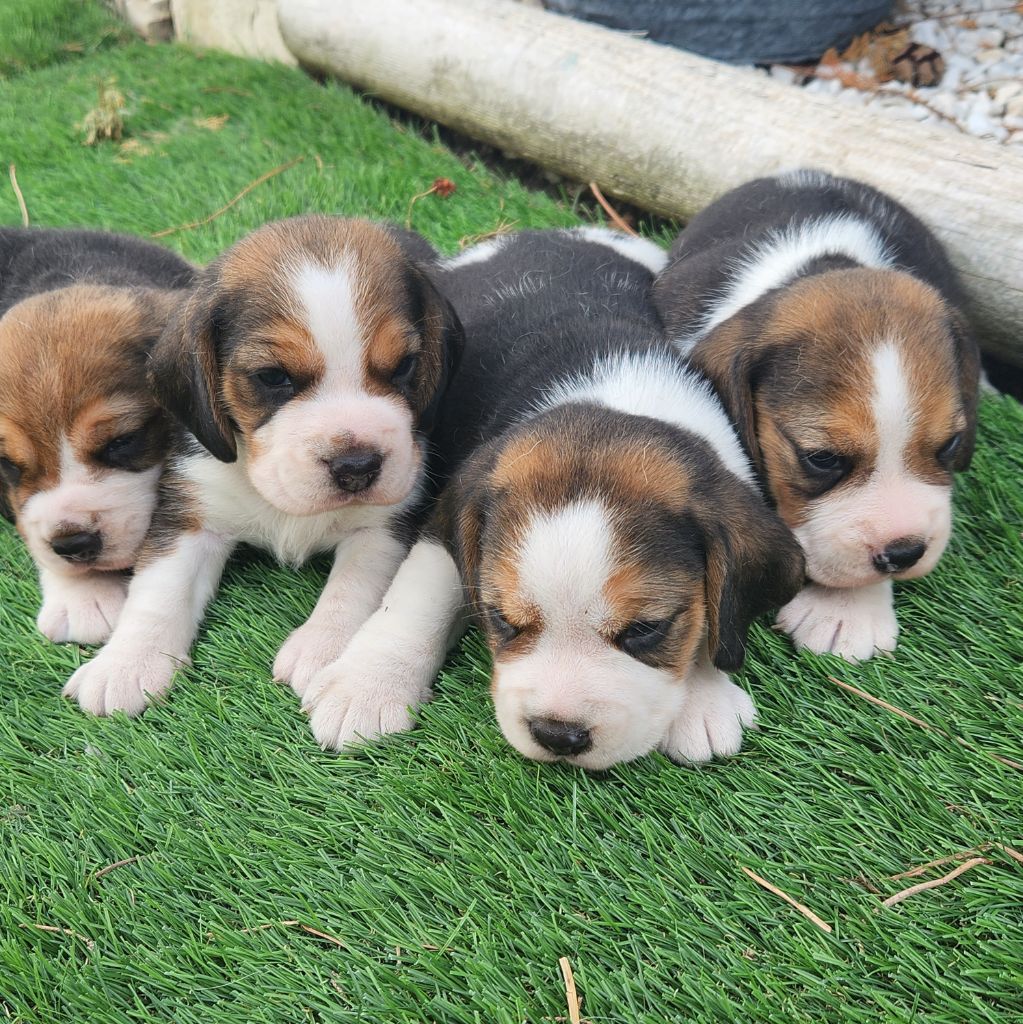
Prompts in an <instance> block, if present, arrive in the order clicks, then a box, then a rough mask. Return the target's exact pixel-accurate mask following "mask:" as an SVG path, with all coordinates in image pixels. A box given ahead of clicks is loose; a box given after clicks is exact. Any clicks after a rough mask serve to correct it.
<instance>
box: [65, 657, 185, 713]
mask: <svg viewBox="0 0 1023 1024" xmlns="http://www.w3.org/2000/svg"><path fill="white" fill-rule="evenodd" d="M177 669H178V662H176V661H175V660H174V659H173V658H170V657H168V656H167V655H165V654H157V653H155V652H153V651H152V650H142V651H140V650H139V649H138V648H135V647H131V648H126V647H121V648H118V647H115V646H113V645H110V644H108V645H107V646H106V647H104V648H103V650H101V651H100V652H99V653H98V654H97V655H96V657H94V658H93V659H92V661H87V662H86V663H85V664H84V665H82V667H81V668H79V669H78V670H77V671H76V672H75V674H74V675H73V676H72V677H71V678H70V679H69V680H68V681H67V684H66V685H65V687H64V689H63V690H62V691H61V692H62V693H63V695H64V696H65V697H73V698H74V699H76V700H77V701H78V703H79V705H80V706H81V708H82V710H83V711H89V712H91V713H92V714H94V715H112V714H113V713H114V712H115V711H123V712H124V713H125V714H126V715H128V716H129V717H131V718H134V717H135V716H136V715H141V714H142V712H143V711H145V710H146V707H147V706H148V705H149V704H150V702H151V701H152V700H153V699H155V698H157V697H159V696H161V695H162V694H163V693H165V692H166V691H167V690H168V689H170V685H171V681H172V680H173V678H174V673H175V672H176V671H177Z"/></svg>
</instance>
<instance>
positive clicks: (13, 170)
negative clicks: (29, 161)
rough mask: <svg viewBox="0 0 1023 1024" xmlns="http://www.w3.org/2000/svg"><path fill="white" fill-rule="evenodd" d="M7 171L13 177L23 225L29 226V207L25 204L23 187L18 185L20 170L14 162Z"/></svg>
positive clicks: (12, 186)
mask: <svg viewBox="0 0 1023 1024" xmlns="http://www.w3.org/2000/svg"><path fill="white" fill-rule="evenodd" d="M7 173H8V174H9V175H10V178H11V188H13V189H14V195H15V196H16V197H17V200H18V207H19V209H20V210H21V225H22V227H26V228H27V227H28V207H27V206H26V205H25V197H24V196H23V195H22V194H21V189H20V188H19V186H18V172H17V169H16V168H15V166H14V164H11V166H10V167H9V168H8V169H7Z"/></svg>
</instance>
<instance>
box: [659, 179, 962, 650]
mask: <svg viewBox="0 0 1023 1024" xmlns="http://www.w3.org/2000/svg"><path fill="white" fill-rule="evenodd" d="M654 296H655V302H656V305H657V307H658V309H659V311H660V313H661V316H662V319H663V321H664V324H665V326H666V328H667V330H668V333H669V335H670V336H671V337H672V338H673V340H674V341H675V344H676V345H677V346H678V348H679V350H680V351H681V352H683V353H684V354H685V355H687V356H688V358H689V360H690V364H691V365H692V366H693V367H694V368H695V369H697V370H699V371H700V372H701V373H703V374H705V375H706V377H707V378H708V379H709V380H710V381H711V382H712V384H713V385H714V388H715V389H716V391H717V393H718V395H719V397H720V398H721V400H722V401H723V402H724V404H725V408H726V409H727V410H728V414H729V416H730V417H731V420H732V422H733V423H734V424H735V425H736V427H737V429H738V431H739V435H740V437H741V438H742V442H743V445H744V446H745V448H746V450H747V452H748V453H749V454H750V456H751V458H752V460H753V463H754V465H755V467H756V469H757V473H758V475H759V477H760V480H761V482H762V484H763V486H764V487H765V489H766V491H767V493H768V496H769V498H770V500H771V502H772V503H773V504H774V506H775V507H776V508H777V510H778V512H779V514H780V515H781V517H782V518H783V519H784V520H785V522H786V523H788V525H789V526H790V527H791V528H792V529H793V530H794V531H795V534H796V536H797V537H798V538H799V540H800V542H801V544H802V546H803V551H804V552H805V555H806V568H807V585H806V587H805V588H804V589H803V590H802V591H801V592H800V593H799V594H798V595H797V596H796V597H795V598H794V600H793V601H791V602H790V603H789V604H788V605H786V606H785V607H784V608H783V609H782V610H781V613H780V614H779V617H778V622H779V624H780V625H781V627H782V628H783V629H784V630H785V631H786V632H787V633H789V634H790V635H791V636H792V638H793V640H794V641H795V643H796V645H797V647H806V648H808V649H810V650H812V651H817V652H831V653H834V654H838V655H841V656H842V657H844V658H846V659H848V660H850V661H859V660H862V659H866V658H869V657H871V655H872V654H873V653H874V652H875V651H876V650H880V651H891V650H894V648H895V643H896V637H897V635H898V624H897V622H896V618H895V612H894V609H893V607H892V581H893V580H905V579H913V578H914V577H917V576H923V575H924V574H925V573H928V572H930V571H931V570H932V569H933V568H934V566H935V565H936V564H937V562H938V559H939V558H940V557H941V554H942V552H943V551H944V550H945V545H946V544H947V543H948V539H949V534H950V531H951V525H952V517H951V497H952V477H953V474H954V473H956V472H957V471H959V470H963V469H966V468H967V466H968V465H969V463H970V458H971V456H972V453H973V446H974V438H975V434H976V426H977V415H976V413H977V384H978V369H979V367H978V352H977V345H976V343H975V341H974V340H973V337H972V336H971V333H970V330H969V328H968V326H967V323H966V320H965V318H964V316H963V312H962V308H963V298H962V294H961V292H960V287H959V283H958V281H957V279H956V275H955V272H954V271H953V269H952V267H951V265H950V264H949V261H948V258H947V257H946V255H945V253H944V252H943V250H942V248H941V245H940V244H939V242H938V240H937V239H936V238H935V237H934V236H933V235H932V234H931V233H930V231H928V230H927V228H925V227H924V225H923V224H921V223H920V221H919V220H917V218H916V217H914V216H913V215H912V214H911V213H909V211H907V210H906V209H904V208H903V207H902V206H900V205H899V204H898V203H896V202H894V201H893V200H892V199H890V198H889V197H888V196H885V195H882V194H881V193H880V192H878V191H876V190H875V189H872V188H870V187H869V186H867V185H863V184H861V183H859V182H856V181H850V180H848V179H844V178H835V177H832V176H830V175H828V174H824V173H822V172H819V171H797V172H794V173H788V174H782V175H779V176H778V177H774V178H761V179H759V180H757V181H752V182H750V183H748V184H746V185H743V186H742V187H741V188H738V189H736V190H735V191H733V192H730V193H729V194H728V195H726V196H724V197H723V198H721V199H719V200H718V201H717V202H715V203H713V204H712V205H711V206H710V207H708V208H707V209H706V210H704V211H703V212H702V213H701V214H699V215H698V216H697V217H695V218H694V219H693V221H692V222H691V223H690V225H689V226H688V227H687V228H686V229H685V230H684V231H683V232H682V234H681V235H680V236H679V238H678V240H677V241H676V243H675V245H674V247H673V248H672V251H671V259H670V262H669V264H668V266H667V267H666V268H665V270H664V271H663V272H662V273H661V274H660V275H659V277H658V279H657V283H656V285H655V288H654Z"/></svg>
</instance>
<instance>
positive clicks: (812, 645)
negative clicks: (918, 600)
mask: <svg viewBox="0 0 1023 1024" xmlns="http://www.w3.org/2000/svg"><path fill="white" fill-rule="evenodd" d="M778 625H779V626H781V628H782V629H784V630H785V632H786V633H788V634H789V636H791V637H792V640H793V643H795V645H796V647H798V648H804V647H805V648H806V649H807V650H810V651H815V652H816V653H817V654H837V655H839V657H842V658H845V660H846V661H852V662H856V661H866V660H867V659H868V658H871V657H873V655H874V652H875V651H894V650H895V642H896V640H897V639H898V636H899V624H898V622H897V621H896V619H895V609H894V608H893V607H892V593H891V584H890V583H876V584H871V585H870V586H867V587H849V588H844V589H841V588H831V587H822V586H820V585H818V584H816V583H811V584H809V585H807V586H806V587H804V588H803V589H802V590H801V591H800V592H799V593H798V594H796V596H795V597H794V598H793V599H792V600H791V601H789V603H788V604H787V605H785V607H784V608H782V610H781V611H780V612H778Z"/></svg>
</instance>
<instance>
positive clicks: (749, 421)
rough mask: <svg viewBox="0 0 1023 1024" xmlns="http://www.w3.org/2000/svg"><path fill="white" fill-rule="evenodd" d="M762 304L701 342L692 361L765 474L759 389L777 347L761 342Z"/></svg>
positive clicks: (693, 351) (735, 318)
mask: <svg viewBox="0 0 1023 1024" xmlns="http://www.w3.org/2000/svg"><path fill="white" fill-rule="evenodd" d="M761 305H762V302H758V303H754V304H753V305H752V306H749V307H747V308H746V309H744V310H742V311H740V312H739V313H736V314H735V315H734V316H732V317H729V319H728V320H726V321H725V322H724V323H722V324H719V325H718V326H717V327H715V328H714V330H712V331H711V332H710V334H708V335H707V337H705V338H703V339H702V340H701V341H699V342H697V343H696V345H695V346H694V347H693V350H692V353H691V354H690V357H689V361H690V363H691V365H692V366H694V367H695V368H696V369H697V370H699V371H700V372H701V373H702V374H704V376H706V377H707V379H708V380H709V381H710V382H711V384H712V385H713V386H714V390H715V391H716V392H717V394H718V397H719V398H720V399H721V404H722V405H724V407H725V411H726V412H727V413H728V418H729V419H730V420H731V421H732V423H733V424H734V425H735V429H736V432H737V433H738V435H739V440H740V441H742V444H743V447H744V448H745V449H746V451H747V452H748V453H749V456H750V459H751V460H752V461H753V465H754V467H755V468H756V470H757V473H759V474H760V475H761V476H763V475H764V457H763V452H762V451H761V450H760V444H759V442H758V441H757V418H756V407H755V404H754V403H755V401H756V389H757V385H758V383H759V382H760V379H761V378H762V376H763V374H764V373H765V372H766V369H767V364H768V362H769V360H770V358H771V355H772V352H773V348H772V347H769V346H766V345H764V344H763V342H762V341H761V340H760V333H761V332H760V323H761V319H762V318H761V315H760V310H759V308H758V307H760V306H761Z"/></svg>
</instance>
